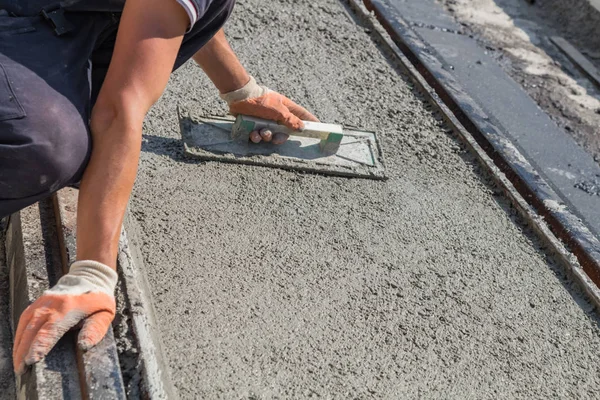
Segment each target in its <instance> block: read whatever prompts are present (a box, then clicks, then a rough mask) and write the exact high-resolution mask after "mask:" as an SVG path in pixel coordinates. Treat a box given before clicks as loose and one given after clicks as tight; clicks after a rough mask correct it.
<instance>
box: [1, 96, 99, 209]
mask: <svg viewBox="0 0 600 400" xmlns="http://www.w3.org/2000/svg"><path fill="white" fill-rule="evenodd" d="M3 125H4V126H0V131H2V130H6V131H10V133H12V135H11V136H12V139H13V140H11V141H4V140H0V155H2V156H6V157H0V160H1V161H0V185H1V186H2V189H3V190H2V193H1V194H0V198H5V199H19V198H27V197H31V196H36V195H39V194H43V193H52V192H55V191H56V190H59V189H60V188H62V187H64V186H66V185H68V184H70V183H74V182H76V181H78V180H79V179H80V176H81V174H82V173H83V169H84V167H85V164H86V162H87V159H88V157H89V150H90V139H89V134H88V131H87V126H86V124H85V123H84V121H83V118H82V117H81V115H80V114H79V113H78V112H77V111H75V110H74V109H71V110H64V109H61V108H60V107H58V106H55V105H53V104H47V107H45V108H44V109H40V110H37V111H36V112H35V113H32V112H29V113H28V115H27V117H25V118H23V119H20V120H11V121H6V123H4V124H3Z"/></svg>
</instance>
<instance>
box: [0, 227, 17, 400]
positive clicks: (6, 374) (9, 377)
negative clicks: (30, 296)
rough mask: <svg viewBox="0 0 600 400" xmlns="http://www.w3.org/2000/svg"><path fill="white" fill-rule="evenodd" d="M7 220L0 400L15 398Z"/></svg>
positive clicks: (1, 264) (0, 266)
mask: <svg viewBox="0 0 600 400" xmlns="http://www.w3.org/2000/svg"><path fill="white" fill-rule="evenodd" d="M6 223H7V220H2V219H0V399H1V400H4V399H6V400H8V399H14V398H15V376H14V374H13V368H12V330H11V328H10V310H9V306H10V305H9V299H10V298H9V279H8V265H7V264H6V258H5V256H6V253H5V251H4V232H5V229H6Z"/></svg>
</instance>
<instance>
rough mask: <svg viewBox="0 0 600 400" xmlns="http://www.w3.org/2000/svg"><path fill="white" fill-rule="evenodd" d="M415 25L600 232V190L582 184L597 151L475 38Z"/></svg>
mask: <svg viewBox="0 0 600 400" xmlns="http://www.w3.org/2000/svg"><path fill="white" fill-rule="evenodd" d="M415 30H416V32H417V33H418V34H419V35H420V36H421V37H422V38H423V39H424V40H425V42H426V43H428V44H429V45H431V46H432V47H433V48H434V49H435V51H436V52H437V53H438V54H439V55H440V56H441V57H442V60H441V61H442V62H445V63H446V64H447V66H448V70H449V71H450V72H451V73H452V75H454V77H455V78H456V79H457V81H458V82H459V83H460V85H462V87H463V89H464V90H465V91H466V92H467V93H468V94H469V95H470V96H471V97H473V99H475V100H476V102H477V103H478V104H479V105H480V106H481V108H482V109H483V111H484V112H485V114H487V115H488V116H489V118H490V119H493V123H494V124H495V125H497V126H499V127H501V129H502V130H503V132H505V134H506V135H507V136H508V138H509V139H511V141H512V142H513V143H514V144H515V145H516V146H517V147H518V148H519V149H520V150H521V152H522V154H523V155H524V156H525V157H526V158H527V159H528V160H529V162H531V163H532V164H533V165H534V166H535V167H537V168H536V169H537V170H538V172H539V173H541V174H542V175H544V176H546V177H547V178H548V182H549V183H551V184H552V185H553V186H554V188H555V189H556V190H557V191H558V193H559V194H560V195H561V197H563V198H564V199H565V201H566V202H568V203H570V204H571V205H572V207H571V209H572V210H574V211H575V212H576V213H578V214H579V216H581V218H582V219H583V220H584V221H585V222H586V224H587V225H588V226H589V227H590V228H591V229H592V230H593V231H594V233H595V234H596V235H599V234H600V214H599V213H598V212H597V211H598V209H599V208H600V196H595V195H594V193H588V192H586V191H584V190H581V189H580V188H579V187H580V184H581V183H584V182H595V181H596V180H597V178H598V177H600V166H599V165H598V164H597V163H596V162H595V161H594V159H593V158H592V156H591V155H590V154H588V153H586V152H585V150H584V149H583V148H581V147H579V146H578V145H577V143H575V141H574V140H573V138H571V137H570V136H568V135H567V134H566V133H565V132H564V131H562V130H561V129H560V128H558V127H557V126H556V124H555V123H554V122H553V121H552V120H551V119H550V117H548V115H546V114H545V113H544V112H543V111H542V110H541V109H540V108H539V107H538V105H537V104H536V103H535V102H534V101H533V100H532V99H531V98H530V97H529V96H528V95H527V93H525V91H524V90H523V89H522V88H521V87H520V86H519V85H518V84H517V83H516V82H515V81H513V80H512V79H511V78H510V77H509V76H508V75H507V74H506V73H505V72H504V71H503V70H502V68H500V66H498V64H497V63H496V61H495V60H493V59H492V58H491V57H490V56H488V55H487V54H486V53H485V50H484V49H482V48H480V47H479V46H478V45H477V43H476V42H475V41H474V40H473V39H470V38H469V37H466V36H462V35H456V34H452V33H446V32H440V31H435V30H431V29H425V28H416V29H415Z"/></svg>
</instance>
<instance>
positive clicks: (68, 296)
mask: <svg viewBox="0 0 600 400" xmlns="http://www.w3.org/2000/svg"><path fill="white" fill-rule="evenodd" d="M116 284H117V273H116V272H115V271H114V270H112V269H111V268H110V267H108V266H106V265H104V264H101V263H99V262H95V261H77V262H75V263H73V265H72V266H71V269H70V271H69V273H68V274H67V275H65V276H63V277H62V278H60V280H59V281H58V283H57V284H56V285H55V286H54V287H53V288H51V289H49V290H47V291H45V292H44V294H43V295H42V296H41V297H40V298H39V299H37V300H36V301H35V302H33V303H32V304H31V305H30V306H29V307H27V309H26V310H25V311H24V312H23V314H21V318H20V319H19V325H18V327H17V333H16V335H15V345H14V348H13V363H14V369H15V372H16V373H17V374H19V375H20V374H23V373H24V372H25V369H26V367H27V366H28V365H32V364H35V363H37V362H39V361H40V360H42V359H43V358H44V357H45V356H46V355H47V354H48V353H49V352H50V350H51V349H52V347H54V345H55V344H56V342H58V340H59V339H60V338H61V337H62V336H63V335H64V334H65V333H66V332H67V331H68V330H69V329H71V328H73V327H74V326H75V325H77V324H78V323H79V322H81V321H83V325H82V328H81V331H80V332H79V336H78V338H77V343H78V345H79V347H80V348H81V349H83V350H88V349H89V348H90V347H93V346H95V345H96V344H98V342H100V340H102V338H103V337H104V335H105V334H106V332H107V331H108V328H109V327H110V324H111V322H112V320H113V319H114V317H115V308H116V305H115V297H114V290H115V286H116Z"/></svg>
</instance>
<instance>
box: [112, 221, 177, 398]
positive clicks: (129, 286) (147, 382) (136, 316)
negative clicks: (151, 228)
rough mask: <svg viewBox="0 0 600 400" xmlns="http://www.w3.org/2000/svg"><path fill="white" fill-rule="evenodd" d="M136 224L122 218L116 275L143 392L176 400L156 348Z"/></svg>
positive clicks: (160, 351)
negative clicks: (127, 311) (125, 300)
mask: <svg viewBox="0 0 600 400" xmlns="http://www.w3.org/2000/svg"><path fill="white" fill-rule="evenodd" d="M138 237H139V236H138V228H137V223H136V222H135V220H134V219H133V218H132V217H131V214H130V213H129V211H128V212H127V213H126V215H125V219H124V222H123V230H122V232H121V238H120V241H119V255H118V259H117V261H118V265H119V275H120V276H121V280H122V282H123V284H124V286H125V295H126V296H127V298H128V301H129V305H130V312H131V319H132V325H133V331H134V334H135V336H136V342H137V345H138V351H139V354H140V362H141V364H142V371H141V373H142V380H143V386H144V387H143V389H144V391H145V395H146V397H147V398H148V399H151V400H156V399H177V398H178V395H177V392H176V390H175V387H174V386H173V384H172V381H171V377H170V371H169V364H168V363H167V361H166V360H167V359H166V357H165V355H164V354H163V351H162V347H161V346H160V343H161V340H160V335H159V333H158V332H157V330H156V327H157V326H158V324H157V322H156V318H155V315H156V312H155V310H154V306H153V304H152V301H151V297H150V295H149V293H151V291H150V285H149V284H148V281H147V279H146V276H145V274H144V272H143V271H144V262H143V258H142V255H141V253H140V251H139V246H140V241H139V239H138Z"/></svg>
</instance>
